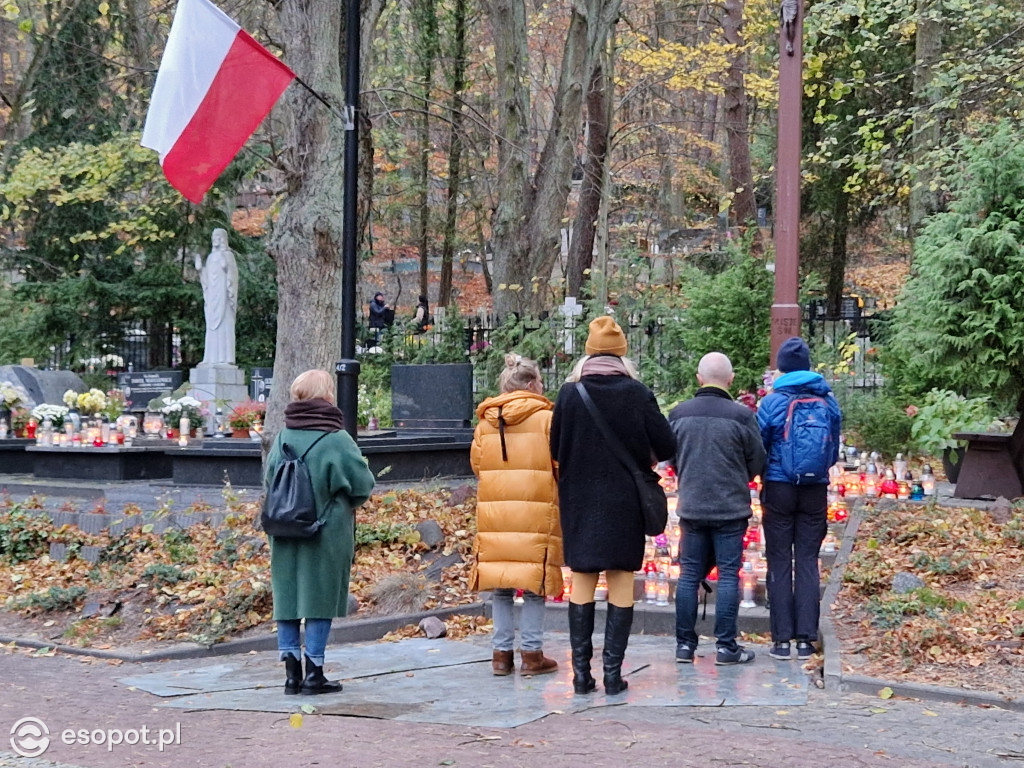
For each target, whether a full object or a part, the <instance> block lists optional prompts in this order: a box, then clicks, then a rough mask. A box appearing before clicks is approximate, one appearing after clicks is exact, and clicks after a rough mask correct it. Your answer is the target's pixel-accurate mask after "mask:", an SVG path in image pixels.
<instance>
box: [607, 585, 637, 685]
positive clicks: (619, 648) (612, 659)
mask: <svg viewBox="0 0 1024 768" xmlns="http://www.w3.org/2000/svg"><path fill="white" fill-rule="evenodd" d="M632 628H633V606H630V607H629V608H620V607H619V606H617V605H612V604H611V603H608V618H607V619H605V624H604V654H603V660H604V692H605V693H606V694H608V695H609V696H614V695H615V694H617V693H622V692H623V691H624V690H626V689H627V688H628V687H629V683H628V682H626V681H625V680H623V679H622V660H623V659H624V658H625V656H626V646H627V645H628V644H629V631H630V630H631V629H632Z"/></svg>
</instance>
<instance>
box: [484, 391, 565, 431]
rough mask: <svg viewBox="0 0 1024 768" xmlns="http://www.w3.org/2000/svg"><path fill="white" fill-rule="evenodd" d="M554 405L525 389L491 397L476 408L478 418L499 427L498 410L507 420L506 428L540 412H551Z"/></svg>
mask: <svg viewBox="0 0 1024 768" xmlns="http://www.w3.org/2000/svg"><path fill="white" fill-rule="evenodd" d="M554 405H555V404H554V403H552V402H551V401H550V400H548V399H547V398H546V397H544V395H535V394H534V393H533V392H527V391H526V390H525V389H517V390H516V391H514V392H504V393H502V394H500V395H498V396H496V397H489V398H487V399H486V400H484V401H483V402H482V403H480V405H478V406H477V407H476V415H477V418H478V419H480V420H481V421H486V422H488V423H489V424H490V425H491V426H493V427H494V428H497V427H498V408H501V415H502V416H503V417H504V419H505V425H506V426H513V425H515V424H519V423H520V422H523V421H525V420H526V419H528V418H529V417H530V416H533V414H535V413H537V412H538V411H550V410H551V409H552V408H554Z"/></svg>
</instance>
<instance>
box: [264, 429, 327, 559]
mask: <svg viewBox="0 0 1024 768" xmlns="http://www.w3.org/2000/svg"><path fill="white" fill-rule="evenodd" d="M329 434H330V432H324V433H323V434H322V435H320V437H318V438H317V439H316V440H314V441H313V444H312V445H310V446H309V448H307V449H306V450H305V451H304V452H303V454H302V455H301V456H296V455H295V452H294V451H293V450H292V447H291V446H290V445H288V443H281V461H280V463H278V465H277V467H276V468H275V469H274V476H273V477H272V478H270V483H269V484H268V485H267V495H266V497H264V499H263V511H262V513H261V514H260V522H261V523H262V524H263V530H264V531H266V533H267V534H268V535H269V536H276V537H279V538H283V539H308V538H311V537H312V536H315V535H316V534H317V532H318V531H319V530H320V528H321V527H322V526H323V524H324V521H323V520H321V519H319V517H318V516H317V513H316V499H315V497H314V495H313V481H312V480H311V479H310V477H309V468H308V467H306V462H305V459H306V455H307V454H308V453H309V452H310V451H311V450H313V446H314V445H316V444H317V443H319V442H320V441H321V440H323V439H324V438H325V437H327V435H329Z"/></svg>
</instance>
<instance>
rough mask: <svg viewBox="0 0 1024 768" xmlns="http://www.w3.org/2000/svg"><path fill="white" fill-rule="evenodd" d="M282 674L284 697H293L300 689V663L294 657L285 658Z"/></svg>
mask: <svg viewBox="0 0 1024 768" xmlns="http://www.w3.org/2000/svg"><path fill="white" fill-rule="evenodd" d="M284 674H285V678H284V695H285V696H294V695H295V694H297V693H298V692H299V690H300V689H301V688H302V662H301V661H299V660H298V659H296V658H295V657H294V656H285V659H284Z"/></svg>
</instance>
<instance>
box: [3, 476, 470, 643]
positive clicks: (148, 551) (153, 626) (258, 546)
mask: <svg viewBox="0 0 1024 768" xmlns="http://www.w3.org/2000/svg"><path fill="white" fill-rule="evenodd" d="M41 506H42V504H41V502H40V501H39V500H36V501H34V502H32V503H30V504H27V505H26V504H20V505H19V504H13V503H11V502H10V501H9V500H7V501H5V502H3V503H2V504H0V584H2V585H3V590H2V591H3V592H4V593H5V594H6V595H7V599H6V602H5V603H4V604H3V606H2V607H4V608H6V610H8V611H15V612H17V613H19V614H21V615H22V616H25V617H29V618H32V619H33V620H34V621H35V622H36V626H37V628H38V629H40V630H41V631H42V633H43V634H44V635H45V636H47V637H51V638H54V639H60V641H61V642H68V643H73V644H77V645H81V646H89V647H94V648H99V647H111V646H112V644H117V642H121V643H123V642H125V641H133V640H163V641H181V640H189V641H195V642H200V643H204V644H210V643H215V642H219V641H222V640H224V639H225V638H227V637H229V636H232V635H235V634H238V633H241V632H244V631H246V630H249V629H252V628H254V627H258V626H260V625H262V624H265V623H267V622H270V621H271V617H272V607H273V606H272V596H271V590H270V554H269V547H268V546H267V543H266V537H265V536H264V534H263V533H262V531H261V530H259V528H258V527H257V520H258V516H259V506H258V504H257V503H255V502H250V503H241V504H238V503H236V504H233V505H232V506H231V508H230V509H227V510H224V511H225V512H226V513H227V514H226V516H225V520H224V523H223V524H222V525H219V526H211V525H210V524H209V523H207V522H201V523H197V524H194V525H191V526H189V527H187V528H184V529H182V528H170V529H168V530H167V531H164V532H157V531H156V528H157V526H154V525H153V524H147V525H145V526H136V527H132V528H129V529H128V530H127V531H126V532H124V533H122V534H120V535H115V536H111V535H110V534H109V533H107V532H104V533H102V534H86V533H83V532H82V531H81V530H79V529H78V528H77V527H74V526H62V527H60V528H55V527H54V525H53V524H52V523H51V522H50V520H49V519H48V518H47V517H46V516H44V515H38V514H34V513H33V510H35V509H39V508H40V507H41ZM134 511H135V510H129V512H134ZM356 517H357V522H358V524H359V525H358V530H357V541H358V542H359V543H358V545H357V550H356V560H355V563H354V564H353V567H352V580H351V588H350V592H351V593H352V594H353V595H355V597H356V598H357V599H358V600H359V603H360V615H365V614H369V615H372V614H373V613H374V612H375V609H376V606H375V605H374V599H373V596H372V595H373V588H374V586H375V585H377V584H378V583H379V582H381V581H382V580H384V579H386V578H388V577H389V576H392V575H393V574H396V573H400V574H406V575H408V574H412V576H413V577H414V578H416V579H419V580H420V581H421V582H422V592H423V607H425V608H428V609H429V608H436V607H449V606H456V605H464V604H467V603H471V602H474V601H475V600H476V599H477V597H476V594H475V593H473V592H471V591H470V590H469V571H470V563H469V558H470V555H471V550H472V543H473V539H474V536H475V532H476V498H475V496H474V495H473V494H472V492H471V489H465V488H464V489H458V490H457V492H456V493H455V495H454V496H453V492H452V491H451V490H449V489H434V490H429V491H423V490H412V489H410V490H402V491H385V492H384V493H380V494H375V495H374V496H373V497H372V498H371V499H370V500H369V501H368V502H367V503H366V504H365V505H364V506H363V507H362V508H360V509H359V510H358V512H357V515H356ZM426 520H432V521H434V522H436V523H437V525H438V526H439V527H440V529H441V532H442V534H443V541H442V542H441V543H440V544H439V545H438V546H437V548H436V550H435V551H433V552H432V551H430V550H429V549H428V548H427V547H426V545H425V544H423V542H422V541H421V537H420V535H419V533H418V532H417V531H416V529H415V526H416V525H417V524H418V523H421V522H424V521H426ZM51 542H55V543H60V544H64V545H65V546H66V547H67V552H68V559H67V560H66V561H64V562H61V561H58V560H54V559H51V557H50V556H49V554H48V552H49V545H50V543H51ZM86 547H96V548H97V549H98V550H99V552H100V558H99V562H97V563H91V562H88V561H87V560H86V559H85V558H84V557H82V553H83V550H84V548H86ZM438 556H439V557H444V558H446V559H445V560H444V561H443V562H444V563H450V564H447V565H445V566H444V567H442V568H440V569H438V568H437V567H436V566H435V568H434V570H435V571H437V570H439V571H440V572H439V573H435V574H433V578H431V579H428V578H426V576H425V574H424V572H425V571H427V570H428V569H429V568H430V567H431V562H432V561H433V560H434V559H435V557H438ZM86 601H88V602H89V603H94V604H98V605H99V606H101V609H100V610H99V612H98V613H97V615H94V616H92V617H89V618H83V617H82V616H81V607H82V605H83V603H84V602H86ZM476 618H477V620H478V621H480V622H481V625H482V622H483V619H481V618H480V617H476ZM448 623H449V633H450V634H449V636H459V634H460V633H462V634H468V633H470V632H471V631H476V630H475V629H471V624H472V622H466V623H463V622H461V620H455V621H451V620H450V621H449V622H448Z"/></svg>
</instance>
